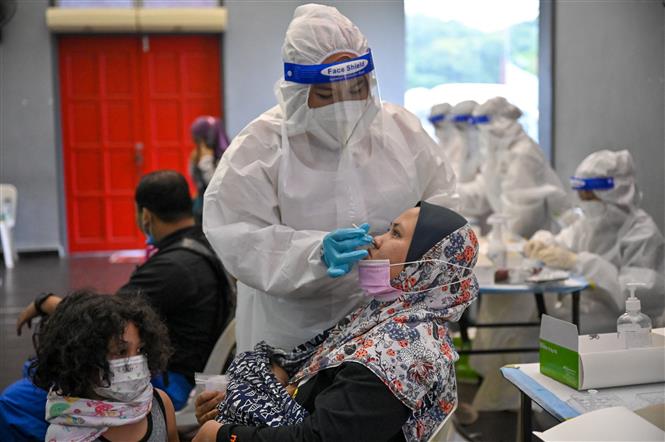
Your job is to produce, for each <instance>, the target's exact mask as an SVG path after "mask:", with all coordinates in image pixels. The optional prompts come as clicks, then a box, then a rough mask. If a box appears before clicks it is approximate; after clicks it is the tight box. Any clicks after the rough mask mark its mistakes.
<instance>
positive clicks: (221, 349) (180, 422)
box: [175, 318, 236, 429]
mask: <svg viewBox="0 0 665 442" xmlns="http://www.w3.org/2000/svg"><path fill="white" fill-rule="evenodd" d="M235 343H236V320H235V318H233V319H232V320H231V322H229V323H228V325H227V326H226V328H225V329H224V332H223V333H222V334H221V335H220V336H219V339H217V343H216V344H215V346H214V347H213V349H212V352H211V353H210V356H209V357H208V362H206V365H205V368H204V369H203V373H205V374H222V369H223V368H224V365H225V364H226V362H227V360H228V359H229V356H230V355H231V351H233V346H234V345H235ZM197 394H198V391H197V388H196V387H195V388H194V389H193V390H192V392H191V393H190V394H189V399H188V400H187V405H185V406H184V407H183V408H181V409H180V410H178V411H176V412H175V420H176V425H177V427H178V428H179V429H187V428H191V427H193V426H197V425H198V422H197V421H196V415H195V414H194V413H195V411H196V407H195V406H194V403H195V400H196V395H197Z"/></svg>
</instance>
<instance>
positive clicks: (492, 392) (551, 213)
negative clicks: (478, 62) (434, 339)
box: [459, 97, 570, 411]
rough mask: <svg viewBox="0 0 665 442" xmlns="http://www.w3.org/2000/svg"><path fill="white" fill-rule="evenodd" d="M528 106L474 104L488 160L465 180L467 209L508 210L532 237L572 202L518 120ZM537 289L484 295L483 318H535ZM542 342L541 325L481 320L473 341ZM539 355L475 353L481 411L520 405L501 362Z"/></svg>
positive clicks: (521, 232)
mask: <svg viewBox="0 0 665 442" xmlns="http://www.w3.org/2000/svg"><path fill="white" fill-rule="evenodd" d="M521 115H522V112H521V111H520V110H519V109H518V108H517V107H516V106H514V105H513V104H511V103H509V102H508V101H507V100H506V99H505V98H503V97H495V98H492V99H490V100H488V101H487V102H485V103H483V104H482V105H480V106H478V107H476V108H475V109H474V111H473V116H474V122H475V123H476V124H477V127H478V130H479V131H480V143H481V146H482V147H481V150H482V151H483V152H484V154H485V157H484V162H483V166H482V168H481V171H480V173H478V174H477V175H476V178H475V179H474V180H473V181H472V182H467V183H462V184H460V185H459V193H460V197H461V207H462V210H463V211H462V213H463V214H464V215H465V216H467V217H469V216H474V217H477V218H479V219H482V218H483V217H484V216H487V215H488V214H490V213H499V214H502V215H503V216H504V219H505V226H506V227H507V229H508V232H509V233H511V234H512V235H517V236H521V237H525V238H529V237H531V235H533V234H534V233H535V232H536V231H537V230H539V229H551V228H553V227H555V226H556V225H557V224H556V219H557V218H558V217H559V216H560V215H561V214H563V213H564V212H565V210H566V209H568V207H569V206H570V201H569V198H568V195H567V193H566V191H565V190H564V187H563V184H562V183H561V180H560V179H559V177H558V176H557V175H556V174H555V173H554V171H553V170H552V168H551V167H550V165H549V163H548V162H547V160H546V159H545V156H544V155H543V152H542V150H541V149H540V147H539V146H538V144H536V142H535V141H533V140H532V139H531V138H530V137H529V136H528V135H527V134H526V133H525V132H524V129H523V128H522V125H521V124H520V123H519V122H518V121H517V120H518V118H519V117H520V116H521ZM537 317H538V316H537V306H536V301H535V299H534V298H533V297H525V296H524V295H523V294H503V295H501V296H484V297H481V300H480V305H479V309H478V318H477V321H478V322H479V323H498V322H526V321H536V320H537ZM537 346H538V330H537V329H536V328H532V329H530V328H521V329H517V328H512V327H501V328H480V329H479V330H478V333H477V334H476V337H475V339H474V341H473V348H474V349H492V348H525V347H527V348H528V347H537ZM536 360H537V354H535V353H521V354H520V353H504V354H496V355H474V356H472V357H471V358H470V359H469V363H470V364H471V366H472V367H473V368H474V369H475V370H476V371H478V372H479V373H480V374H482V375H483V377H484V379H483V382H482V384H481V385H480V387H479V389H478V391H477V392H476V395H475V397H474V400H473V407H474V408H475V409H476V410H477V411H499V410H516V409H518V407H519V392H518V391H517V390H516V389H515V388H514V387H513V386H511V385H510V384H509V383H508V382H507V381H506V380H505V379H503V377H502V376H501V373H500V371H499V369H500V368H501V367H502V366H503V365H505V364H509V363H520V362H522V363H526V362H534V361H536Z"/></svg>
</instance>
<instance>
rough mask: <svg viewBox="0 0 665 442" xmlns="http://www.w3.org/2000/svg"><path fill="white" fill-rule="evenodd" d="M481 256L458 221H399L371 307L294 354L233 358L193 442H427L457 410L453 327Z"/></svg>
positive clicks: (362, 275)
mask: <svg viewBox="0 0 665 442" xmlns="http://www.w3.org/2000/svg"><path fill="white" fill-rule="evenodd" d="M477 245H478V241H477V239H476V236H475V235H474V233H473V231H472V230H471V229H470V227H469V226H468V224H467V223H466V220H465V219H464V218H462V217H461V216H460V215H458V214H457V213H455V212H453V211H451V210H448V209H445V208H443V207H439V206H434V205H431V204H428V203H423V204H422V205H421V207H419V208H413V209H409V210H407V211H405V212H404V213H402V214H401V215H400V216H399V217H398V218H397V219H396V220H395V221H394V222H393V223H392V225H391V228H390V231H389V232H387V233H385V234H383V235H380V236H377V237H375V241H374V244H373V246H372V248H371V249H370V250H369V260H371V261H362V262H361V265H360V266H359V269H358V272H359V279H360V285H361V287H362V288H363V289H364V291H365V293H366V294H367V295H368V296H369V297H371V298H372V300H371V301H370V302H369V303H367V304H366V305H364V306H361V307H360V308H358V309H357V310H355V311H353V312H352V313H350V314H349V315H348V316H346V317H345V318H344V319H342V320H341V321H340V322H339V323H338V324H337V325H336V326H335V327H333V328H331V329H329V330H327V331H326V332H324V333H323V334H322V335H319V336H317V337H316V338H314V339H313V340H312V341H310V342H308V343H306V344H303V345H301V346H299V347H298V348H296V349H295V350H293V351H292V352H290V353H287V352H284V351H282V350H279V349H275V348H272V347H270V346H268V345H267V344H265V343H260V344H258V345H257V346H256V348H255V350H254V351H252V352H246V353H243V354H241V355H240V356H238V357H237V358H236V360H235V361H234V362H233V364H232V365H231V367H230V368H229V372H228V373H227V374H228V375H229V377H230V383H229V386H228V388H227V390H226V392H225V394H223V393H222V394H221V395H217V394H216V393H215V392H205V393H206V394H202V395H201V396H200V397H199V399H197V416H198V417H199V421H200V422H201V421H205V420H206V419H212V418H213V417H216V420H209V421H207V422H205V423H204V424H203V426H202V428H201V429H200V431H199V433H198V434H197V436H196V438H195V439H194V441H195V442H199V441H229V440H230V441H236V440H237V441H287V440H288V441H295V440H317V441H318V440H322V441H340V440H358V441H359V440H363V441H367V440H376V441H379V440H380V441H403V440H408V441H420V440H427V439H428V438H429V437H430V436H431V435H432V434H433V433H434V432H435V430H436V429H437V428H438V426H439V425H440V424H441V423H442V422H443V421H444V419H445V418H446V417H447V416H448V415H449V414H450V413H452V412H453V410H454V409H455V406H456V403H457V392H456V380H455V371H454V363H455V361H456V360H457V358H458V356H457V353H456V352H455V349H454V347H453V344H452V341H451V339H450V337H449V335H448V328H447V325H446V322H448V321H456V320H458V319H459V317H460V316H461V314H462V312H463V311H464V310H465V309H466V308H467V307H468V305H469V304H471V302H473V300H474V299H475V297H476V295H477V292H478V284H477V281H476V279H475V276H474V275H473V272H472V268H473V266H474V264H475V260H476V252H477ZM388 261H389V262H388ZM280 380H281V382H280ZM280 384H281V385H280ZM220 397H222V398H223V400H222V401H221V403H219V405H218V406H217V408H216V410H214V409H213V407H215V406H216V405H217V403H215V401H217V402H219V401H218V398H220Z"/></svg>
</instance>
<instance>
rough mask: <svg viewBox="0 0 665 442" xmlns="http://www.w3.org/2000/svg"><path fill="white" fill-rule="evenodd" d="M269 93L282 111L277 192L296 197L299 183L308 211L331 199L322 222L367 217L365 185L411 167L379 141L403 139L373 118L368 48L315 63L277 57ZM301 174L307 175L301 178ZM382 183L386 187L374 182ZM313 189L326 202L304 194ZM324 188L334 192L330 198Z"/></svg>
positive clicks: (374, 92) (376, 106) (375, 101)
mask: <svg viewBox="0 0 665 442" xmlns="http://www.w3.org/2000/svg"><path fill="white" fill-rule="evenodd" d="M277 97H278V99H279V101H280V106H281V109H282V111H283V114H284V116H283V124H282V146H283V147H284V148H285V151H284V155H282V158H283V161H284V163H285V164H283V169H282V170H283V171H284V173H282V174H281V177H280V181H281V182H282V184H281V185H282V187H283V188H284V189H285V191H284V195H286V196H288V197H296V194H298V193H299V192H300V191H299V190H298V189H303V190H307V195H302V196H300V197H299V198H302V199H308V200H309V201H310V203H309V205H308V211H309V212H312V211H316V212H320V213H321V215H322V216H323V213H324V212H328V210H329V208H330V206H332V207H333V208H334V213H330V216H328V219H329V220H330V224H331V225H330V226H329V227H330V229H332V228H338V227H349V226H351V225H352V224H353V223H355V224H358V225H360V224H362V223H364V222H367V221H368V219H369V217H368V213H369V212H370V210H369V209H368V206H369V205H371V204H370V203H369V202H368V201H366V197H367V196H368V195H369V192H367V190H368V189H376V187H377V185H379V184H380V183H381V182H383V184H384V187H386V186H385V177H386V176H394V177H404V176H412V175H413V172H412V171H410V170H408V171H407V170H406V168H407V167H408V166H405V164H403V162H402V161H395V159H394V154H393V152H391V151H390V149H387V148H386V146H387V145H389V144H393V145H404V144H405V141H404V140H403V138H402V137H403V136H402V133H401V132H400V131H398V130H397V129H396V128H393V127H392V126H391V127H386V126H385V122H384V121H383V118H381V115H382V114H381V98H380V94H379V87H378V82H377V79H376V75H375V71H374V63H373V61H372V53H371V51H369V50H368V52H367V53H365V54H363V55H360V56H356V55H355V54H353V53H350V52H347V51H339V52H336V53H334V54H332V55H330V56H329V57H327V58H326V59H324V63H322V64H317V65H303V64H295V63H284V78H283V80H280V82H279V83H278V90H277ZM306 174H310V175H311V176H310V178H308V179H305V175H306ZM396 182H397V180H396ZM314 187H316V188H317V189H314ZM319 187H320V188H321V189H318V188H319ZM387 187H390V186H387ZM324 188H325V189H324ZM388 191H391V192H392V189H387V190H382V192H388ZM320 193H324V194H325V201H323V200H322V201H321V204H322V205H325V206H326V207H322V208H320V209H319V208H318V207H317V203H316V202H314V203H311V200H312V195H317V194H320ZM330 195H334V204H333V201H331V200H330ZM373 196H374V197H375V198H376V195H375V194H374V195H373ZM397 214H398V213H391V214H389V215H387V216H386V217H385V218H386V219H385V222H383V223H382V224H381V225H376V224H377V223H376V222H374V223H372V230H373V231H380V229H385V228H387V226H388V225H389V223H390V220H391V219H392V217H394V216H396V215H397ZM319 228H321V227H319ZM374 229H379V230H374Z"/></svg>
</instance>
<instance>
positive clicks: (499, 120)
mask: <svg viewBox="0 0 665 442" xmlns="http://www.w3.org/2000/svg"><path fill="white" fill-rule="evenodd" d="M521 115H522V111H520V110H519V108H517V107H516V106H514V105H512V104H511V103H509V102H508V101H507V100H506V99H505V98H503V97H495V98H492V99H490V100H488V101H487V102H485V103H483V104H482V105H480V106H477V107H476V108H475V109H474V110H473V117H474V120H473V122H474V124H475V125H476V127H477V128H478V131H479V143H480V151H481V152H483V154H484V157H483V161H482V162H483V165H482V167H481V170H480V172H479V173H477V174H476V176H475V178H474V179H473V180H472V181H469V182H464V183H461V182H460V184H459V186H458V191H459V194H460V207H461V210H462V213H463V214H464V215H465V216H473V217H476V218H479V219H480V218H482V217H484V216H487V215H488V214H489V213H500V214H502V215H503V216H504V217H505V218H506V226H507V228H508V230H509V231H510V232H512V233H514V234H516V235H519V236H522V237H525V238H530V237H531V235H533V234H534V233H535V232H536V231H537V230H539V229H550V228H552V227H554V226H556V223H555V221H556V219H557V218H558V217H559V216H561V215H562V214H563V213H564V212H565V211H566V210H567V209H568V208H569V207H570V200H569V196H568V194H567V192H566V190H565V189H564V187H563V184H562V183H561V180H560V179H559V177H558V176H557V175H556V173H555V172H554V170H552V168H551V166H550V165H549V164H548V162H547V160H546V159H545V156H544V155H543V152H542V150H541V149H540V147H539V146H538V144H537V143H536V142H535V141H533V140H532V139H531V138H530V137H529V136H528V135H527V134H526V132H524V129H523V128H522V125H521V124H520V123H519V122H518V121H517V120H518V119H519V117H520V116H521Z"/></svg>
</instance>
